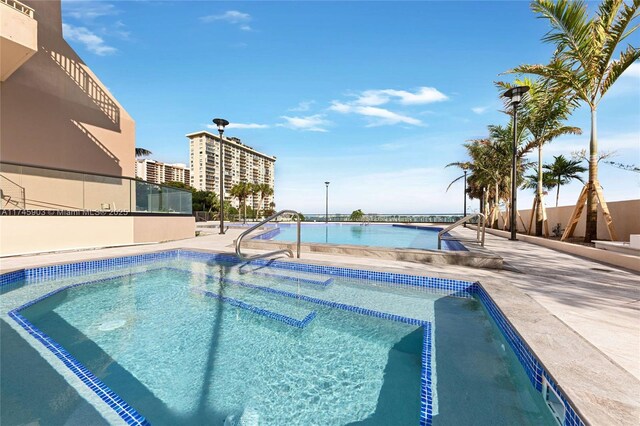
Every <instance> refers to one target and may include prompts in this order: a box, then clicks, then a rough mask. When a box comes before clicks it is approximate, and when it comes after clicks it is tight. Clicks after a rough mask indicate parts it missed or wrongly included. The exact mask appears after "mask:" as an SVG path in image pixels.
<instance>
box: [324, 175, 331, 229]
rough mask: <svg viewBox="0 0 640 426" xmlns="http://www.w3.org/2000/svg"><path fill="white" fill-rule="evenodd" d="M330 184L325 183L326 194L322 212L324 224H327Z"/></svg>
mask: <svg viewBox="0 0 640 426" xmlns="http://www.w3.org/2000/svg"><path fill="white" fill-rule="evenodd" d="M330 183H331V182H325V183H324V184H325V186H326V188H327V192H326V195H325V207H324V208H325V210H324V222H325V223H329V184H330Z"/></svg>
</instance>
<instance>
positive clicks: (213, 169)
mask: <svg viewBox="0 0 640 426" xmlns="http://www.w3.org/2000/svg"><path fill="white" fill-rule="evenodd" d="M186 136H187V138H189V158H190V160H189V161H190V169H191V186H192V187H194V188H196V189H197V190H200V191H213V192H215V193H216V194H220V182H219V181H220V158H219V157H220V137H219V136H217V135H214V134H212V133H209V132H206V131H200V132H195V133H189V134H188V135H186ZM222 148H223V156H224V161H223V164H224V190H225V191H224V193H225V199H227V200H231V203H232V205H234V206H235V207H238V204H239V202H238V200H237V199H233V200H232V199H231V198H230V193H229V191H231V188H232V187H233V185H235V184H237V183H239V182H248V183H255V184H263V183H266V184H268V185H269V186H271V188H272V189H273V190H274V195H275V176H274V174H275V166H276V157H273V156H271V155H267V154H263V153H261V152H258V151H256V150H255V149H253V148H251V147H250V146H248V145H245V144H243V143H242V141H241V140H240V139H238V138H234V137H229V138H226V137H225V138H223V144H222ZM274 195H271V196H268V197H264V198H263V200H262V205H261V206H258V204H259V203H260V196H259V195H258V196H255V197H249V198H248V199H247V205H248V206H252V207H253V208H254V209H256V208H258V207H259V208H260V209H268V208H269V206H270V204H271V202H273V201H274Z"/></svg>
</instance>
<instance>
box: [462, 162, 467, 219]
mask: <svg viewBox="0 0 640 426" xmlns="http://www.w3.org/2000/svg"><path fill="white" fill-rule="evenodd" d="M462 192H463V193H464V207H463V209H464V210H463V211H462V217H467V169H464V188H463V191H462ZM463 226H464V227H465V228H466V227H467V222H465V223H464V225H463Z"/></svg>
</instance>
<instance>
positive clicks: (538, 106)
mask: <svg viewBox="0 0 640 426" xmlns="http://www.w3.org/2000/svg"><path fill="white" fill-rule="evenodd" d="M496 85H497V86H498V87H500V88H502V89H507V90H508V89H510V88H512V87H516V86H529V88H530V90H529V92H527V94H526V95H525V96H526V101H525V102H523V103H522V107H521V109H522V112H521V120H520V123H521V126H522V127H523V128H526V129H527V130H528V131H529V135H530V138H531V140H532V142H533V143H534V145H535V146H537V147H538V176H537V185H536V196H535V202H534V210H535V211H534V212H531V214H535V215H536V235H537V236H541V235H542V227H543V223H544V212H543V209H544V200H543V197H544V189H545V183H544V182H543V180H544V175H543V172H542V147H543V145H544V144H545V143H549V142H551V141H552V140H553V139H555V138H557V137H558V136H561V135H566V134H574V135H576V134H577V135H579V134H582V130H581V129H580V128H579V127H573V126H565V125H564V124H563V122H564V121H565V120H567V119H568V118H569V116H570V115H571V112H572V111H573V109H574V108H575V107H576V106H577V102H576V98H575V97H574V96H571V94H570V92H569V91H568V90H567V89H563V88H558V87H555V86H554V85H552V84H551V82H550V81H549V80H543V79H539V80H531V79H529V78H523V79H517V80H516V81H514V82H513V83H504V82H498V83H496Z"/></svg>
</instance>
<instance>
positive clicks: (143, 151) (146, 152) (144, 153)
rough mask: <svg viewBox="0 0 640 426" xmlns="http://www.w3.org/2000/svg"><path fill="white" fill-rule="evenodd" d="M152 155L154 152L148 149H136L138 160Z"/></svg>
mask: <svg viewBox="0 0 640 426" xmlns="http://www.w3.org/2000/svg"><path fill="white" fill-rule="evenodd" d="M151 154H153V152H151V151H149V150H148V149H144V148H138V147H136V158H138V157H146V156H148V155H151Z"/></svg>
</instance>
